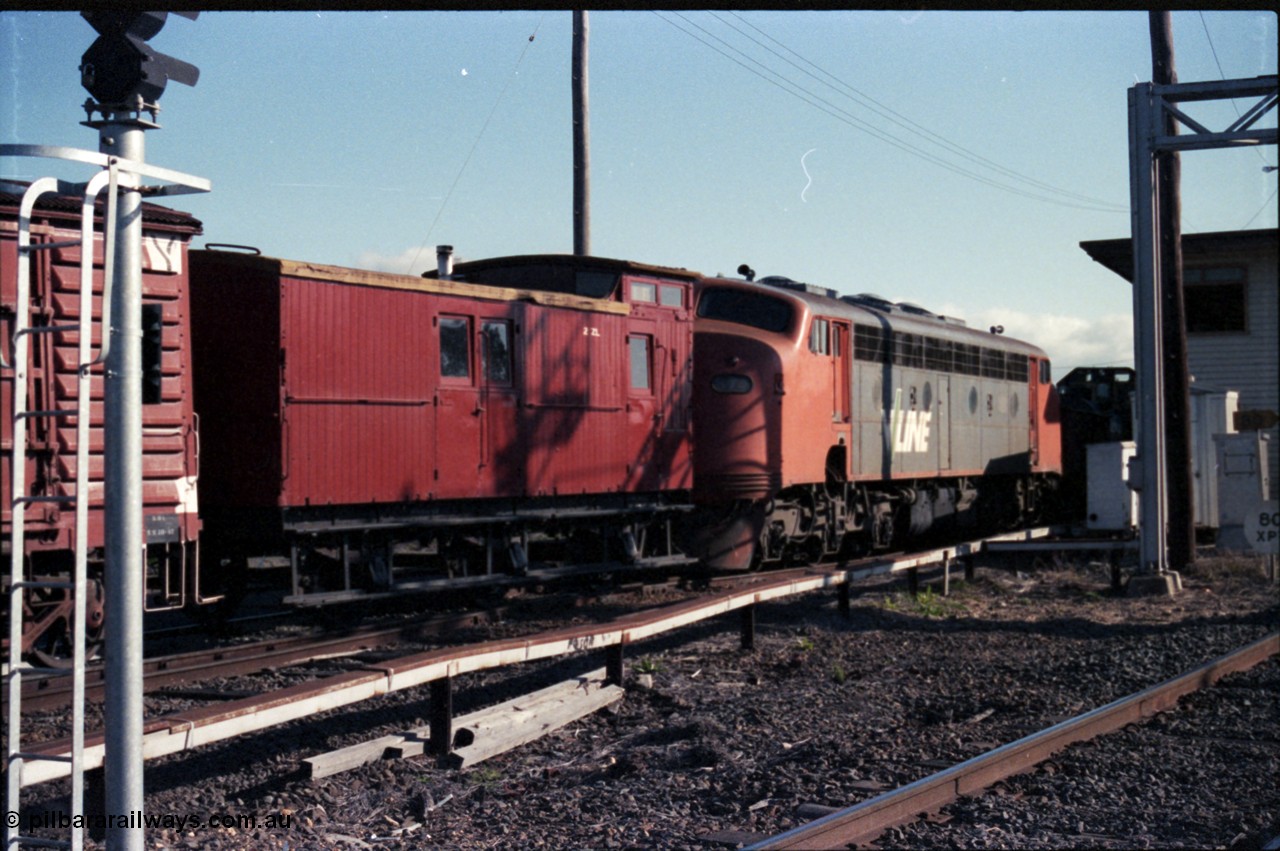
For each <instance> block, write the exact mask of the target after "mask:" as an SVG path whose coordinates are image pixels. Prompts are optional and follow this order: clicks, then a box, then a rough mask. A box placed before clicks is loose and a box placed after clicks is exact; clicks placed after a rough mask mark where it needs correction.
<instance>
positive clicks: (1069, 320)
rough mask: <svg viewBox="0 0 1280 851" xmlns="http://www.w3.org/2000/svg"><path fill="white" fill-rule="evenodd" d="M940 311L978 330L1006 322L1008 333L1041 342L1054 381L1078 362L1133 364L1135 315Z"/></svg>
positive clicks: (952, 308) (949, 307)
mask: <svg viewBox="0 0 1280 851" xmlns="http://www.w3.org/2000/svg"><path fill="white" fill-rule="evenodd" d="M938 312H939V313H944V314H946V315H948V316H958V317H959V318H961V319H963V320H965V321H966V322H968V323H969V327H970V328H977V329H979V330H986V329H987V328H990V327H991V326H992V325H1003V326H1004V333H1005V335H1006V336H1009V337H1016V338H1018V339H1019V340H1026V341H1027V342H1028V343H1032V344H1034V345H1037V346H1039V347H1040V348H1042V349H1044V350H1045V351H1046V352H1048V353H1049V358H1050V360H1052V361H1053V379H1054V381H1057V380H1058V379H1060V378H1062V377H1063V376H1065V375H1066V374H1067V373H1068V372H1070V371H1071V370H1072V369H1074V368H1075V367H1077V366H1133V319H1132V317H1131V316H1130V315H1129V314H1127V313H1111V314H1106V315H1103V316H1094V317H1084V316H1069V315H1063V314H1036V315H1034V316H1033V315H1031V314H1027V313H1021V312H1019V311H1016V310H1004V309H1000V308H984V309H982V310H966V309H965V308H962V307H959V306H957V305H952V304H948V305H945V306H943V307H942V308H941V309H940V310H939V311H938Z"/></svg>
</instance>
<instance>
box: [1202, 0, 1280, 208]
mask: <svg viewBox="0 0 1280 851" xmlns="http://www.w3.org/2000/svg"><path fill="white" fill-rule="evenodd" d="M1199 15H1200V26H1201V27H1203V28H1204V37H1205V41H1207V42H1209V52H1210V53H1212V54H1213V62H1214V64H1215V65H1217V66H1218V76H1219V77H1221V78H1222V79H1224V80H1225V79H1227V72H1226V71H1224V70H1223V69H1222V61H1221V60H1219V59H1218V49H1217V48H1216V47H1214V44H1213V36H1212V35H1210V34H1209V22H1208V21H1206V20H1205V18H1204V12H1200V13H1199ZM1231 108H1232V109H1234V110H1235V111H1236V118H1239V117H1240V108H1239V107H1238V106H1236V102H1235V99H1234V98H1233V99H1232V100H1231ZM1253 150H1254V152H1255V153H1257V155H1258V159H1260V160H1262V164H1263V166H1265V167H1266V168H1270V169H1274V166H1272V165H1271V164H1270V163H1268V162H1267V158H1266V157H1265V156H1263V155H1262V151H1261V150H1259V149H1258V148H1257V147H1254V149H1253ZM1264 170H1265V169H1264ZM1275 198H1276V190H1275V189H1272V190H1271V197H1269V198H1267V200H1266V201H1264V202H1262V206H1261V207H1259V208H1258V211H1257V212H1256V213H1254V214H1253V215H1252V216H1250V217H1249V221H1247V222H1245V223H1244V226H1243V227H1241V228H1240V230H1246V229H1247V228H1248V227H1249V225H1251V224H1253V222H1254V220H1255V219H1257V218H1258V216H1260V215H1262V211H1263V210H1265V209H1267V208H1268V207H1269V206H1271V202H1272V201H1274V200H1275Z"/></svg>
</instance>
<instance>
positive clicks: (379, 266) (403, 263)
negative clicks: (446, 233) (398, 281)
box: [355, 245, 460, 275]
mask: <svg viewBox="0 0 1280 851" xmlns="http://www.w3.org/2000/svg"><path fill="white" fill-rule="evenodd" d="M453 260H454V262H455V263H457V262H459V260H460V258H459V257H458V255H457V254H455V255H454V256H453ZM355 266H356V267H357V268H360V269H370V270H373V271H375V272H392V273H394V274H396V275H421V274H422V273H423V272H426V271H428V270H429V269H434V268H436V248H435V246H434V245H428V246H425V247H422V248H406V249H405V250H404V251H401V252H400V253H399V254H381V253H379V252H377V251H365V252H362V253H361V254H360V256H359V257H357V258H356V262H355Z"/></svg>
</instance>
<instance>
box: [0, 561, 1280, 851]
mask: <svg viewBox="0 0 1280 851" xmlns="http://www.w3.org/2000/svg"><path fill="white" fill-rule="evenodd" d="M1109 578H1110V574H1109V569H1108V568H1106V567H1104V566H1102V565H1099V564H1094V565H1088V566H1084V565H1079V566H1074V565H1070V564H1062V563H1058V562H1055V563H1052V564H1037V565H1036V566H1035V567H1034V569H1027V570H1026V571H1025V572H1019V571H1016V570H1014V569H1013V568H1012V567H1010V566H1008V565H999V564H992V565H991V566H982V567H980V568H979V570H978V571H977V575H976V577H975V579H974V580H973V581H970V582H957V581H956V580H955V579H954V578H953V580H952V591H953V593H952V594H951V596H949V597H943V596H941V595H940V593H939V591H938V588H939V587H940V583H933V584H927V585H925V586H924V588H923V591H922V593H921V594H919V595H915V596H913V595H910V594H908V593H907V592H906V590H905V585H904V584H902V583H899V584H879V585H868V586H862V587H861V588H860V589H859V591H860V593H857V594H855V596H854V597H853V601H852V606H851V611H850V615H849V617H847V618H845V617H843V616H841V615H840V613H839V612H838V610H837V607H836V604H835V600H834V597H833V596H832V595H823V594H810V595H805V596H802V597H798V598H793V599H791V600H787V601H782V602H778V603H770V604H764V605H761V606H760V610H759V612H758V614H757V619H756V638H755V649H754V650H751V651H747V650H744V649H742V647H741V644H740V638H739V629H738V627H739V620H738V618H737V617H736V616H733V615H731V616H729V617H726V618H722V619H718V620H714V621H711V622H706V623H703V624H699V625H696V626H692V627H689V628H686V629H684V630H681V631H678V632H676V633H673V634H668V635H667V636H664V637H663V638H661V639H659V640H655V641H652V642H648V643H644V644H637V645H631V646H629V647H628V656H627V665H628V667H627V671H628V676H627V683H626V684H627V693H626V696H625V698H624V699H623V700H622V701H620V702H618V703H615V704H614V705H613V706H612V707H610V708H609V709H606V710H603V711H600V712H597V713H595V714H594V715H591V716H589V717H587V718H584V719H582V720H581V721H578V722H576V723H573V724H570V725H569V726H567V727H564V728H561V729H560V730H558V731H556V732H554V733H552V734H550V735H548V736H546V737H544V738H543V739H540V740H538V741H536V742H533V743H531V744H528V745H525V746H523V747H520V748H517V749H515V750H513V751H510V752H508V753H506V754H502V755H499V756H496V757H493V758H491V759H489V760H487V761H485V762H482V763H480V764H478V765H476V766H474V767H471V768H466V769H461V770H451V769H445V768H439V767H436V766H435V765H434V764H432V763H431V762H430V761H428V760H427V759H425V758H422V757H417V758H409V759H402V760H381V761H379V762H376V763H373V764H370V765H367V766H364V767H362V768H358V769H354V770H351V771H348V772H345V773H342V774H337V775H334V776H331V777H325V778H321V779H309V778H308V777H307V776H306V774H305V772H304V771H303V770H302V767H301V766H302V760H303V759H305V758H306V757H309V756H314V755H316V754H319V753H322V752H326V751H330V750H334V749H336V748H339V747H344V746H346V745H350V744H353V743H356V742H360V741H366V740H370V739H373V738H376V737H378V736H382V735H387V734H388V733H395V732H400V731H403V730H405V729H408V728H411V727H416V726H423V725H425V724H426V718H427V713H428V704H427V697H426V690H425V689H423V690H420V691H417V692H413V693H405V694H400V693H397V694H393V695H388V696H387V697H386V698H384V699H383V700H381V701H378V702H375V703H365V704H358V705H356V706H353V707H347V708H344V709H339V710H334V711H332V712H329V713H324V714H321V715H317V716H315V717H313V718H310V719H306V720H305V721H299V722H294V723H290V724H287V725H284V726H283V727H280V728H277V729H273V730H270V731H267V732H263V733H260V734H256V735H251V736H247V737H243V738H240V739H236V740H232V741H229V742H224V743H220V744H215V745H210V746H208V747H205V748H203V749H201V750H198V751H196V752H194V753H190V754H186V755H178V756H175V757H166V758H164V759H161V760H157V761H155V762H152V763H148V765H147V771H146V789H147V797H146V813H147V815H148V816H149V817H151V818H152V819H153V820H156V819H159V820H160V821H162V822H164V819H165V817H166V816H167V817H168V822H167V826H165V825H162V826H160V827H156V828H153V829H150V830H148V831H147V832H146V846H147V847H148V848H154V849H161V848H173V849H185V848H200V849H242V848H244V849H247V848H254V849H256V848H277V849H283V848H288V849H331V848H388V849H409V848H457V849H481V848H510V849H538V848H547V849H552V848H554V849H561V848H620V849H621V848H664V849H712V848H733V847H735V846H737V845H740V844H742V843H749V842H751V841H756V840H760V839H764V838H767V837H769V836H773V835H776V834H778V833H780V832H782V831H785V830H788V829H790V828H792V827H795V826H797V825H799V824H802V823H803V822H804V821H806V820H807V817H806V816H805V815H802V814H801V813H800V812H799V810H800V809H801V807H802V806H804V805H814V804H816V805H821V806H827V807H845V806H849V805H851V804H854V803H857V802H859V801H862V800H866V799H868V798H871V797H874V796H875V795H878V794H880V793H881V792H884V791H889V790H891V789H894V788H896V787H898V786H901V785H904V784H906V783H910V782H912V781H914V780H918V779H920V778H922V777H925V776H927V775H929V774H931V773H934V772H936V771H939V770H941V769H943V768H946V767H949V766H950V765H953V764H955V763H957V762H960V761H962V760H965V759H968V758H970V757H973V756H977V755H979V754H981V753H983V752H985V751H987V750H990V749H992V748H994V747H996V746H998V745H1000V744H1003V743H1006V742H1009V741H1013V740H1015V739H1017V738H1020V737H1022V736H1024V735H1027V734H1029V733H1033V732H1035V731H1037V730H1040V729H1043V728H1045V727H1048V726H1050V725H1051V724H1054V723H1056V722H1058V721H1062V720H1065V719H1066V718H1069V717H1072V716H1074V715H1078V714H1080V713H1082V712H1085V711H1087V710H1089V709H1092V708H1095V707H1097V706H1101V705H1103V704H1105V703H1108V702H1110V701H1112V700H1115V699H1117V698H1119V697H1123V696H1125V695H1127V694H1130V693H1132V692H1135V691H1138V690H1140V689H1142V688H1145V687H1147V686H1150V685H1153V684H1155V683H1157V682H1160V681H1162V680H1164V679H1167V678H1169V677H1172V676H1175V675H1177V674H1180V673H1182V672H1183V671H1185V670H1188V669H1190V668H1192V667H1195V666H1197V665H1199V664H1202V663H1204V662H1206V661H1209V660H1210V659H1212V658H1215V657H1217V656H1220V655H1222V654H1224V653H1227V652H1229V651H1231V650H1234V649H1235V648H1237V647H1239V646H1241V645H1243V644H1245V643H1247V642H1250V641H1253V640H1256V639H1258V638H1261V637H1263V636H1264V635H1266V634H1268V633H1269V632H1271V631H1274V630H1275V629H1276V627H1277V623H1278V622H1280V605H1278V604H1277V593H1276V585H1275V584H1274V583H1273V582H1269V581H1268V580H1267V579H1266V578H1265V577H1264V576H1263V575H1262V573H1261V571H1260V569H1259V567H1258V564H1257V562H1256V560H1247V559H1233V558H1212V559H1206V558H1202V559H1201V560H1200V562H1199V563H1198V565H1197V567H1196V568H1195V569H1194V570H1193V571H1192V572H1188V573H1185V574H1184V577H1183V578H1184V584H1185V589H1184V591H1183V592H1182V593H1180V594H1178V595H1176V596H1173V597H1146V598H1129V597H1126V596H1123V595H1122V594H1115V593H1113V592H1112V591H1111V590H1110V585H1109ZM573 616H574V617H575V618H578V619H581V618H585V617H590V616H591V612H590V611H589V610H581V611H578V612H575V613H573ZM520 628H521V629H526V630H527V629H528V628H529V625H528V624H524V625H522V626H521V627H520ZM511 629H512V627H511V626H510V625H505V624H497V625H493V626H488V627H483V628H479V629H478V630H477V632H476V638H477V640H480V639H483V638H486V637H490V638H497V637H503V636H505V635H507V634H509V631H510V630H511ZM602 664H603V657H602V656H600V655H599V654H589V653H584V654H581V655H580V656H578V657H573V658H570V659H566V660H560V661H557V662H554V663H548V664H531V665H527V666H523V667H520V668H512V669H503V670H499V671H489V672H483V673H478V674H471V675H466V676H464V677H461V678H459V679H458V680H457V681H456V683H455V697H454V710H455V713H457V714H463V713H465V712H468V711H472V710H473V709H475V708H479V707H482V706H485V705H488V704H492V703H496V702H499V701H502V700H506V699H510V698H511V697H514V696H518V695H520V694H524V693H528V692H530V691H532V690H535V689H537V688H541V687H543V686H545V685H548V684H551V683H554V682H558V681H561V680H564V679H568V678H570V677H572V676H576V675H579V674H582V673H584V672H586V671H589V670H592V669H594V668H598V667H600V666H601V665H602ZM277 676H278V677H280V679H281V681H282V682H287V681H288V676H289V675H288V674H287V673H281V674H279V675H277ZM237 686H238V684H235V683H229V684H226V687H227V688H234V687H237ZM259 687H261V686H259ZM1278 687H1280V665H1278V664H1277V661H1276V660H1275V659H1274V658H1273V659H1272V660H1271V661H1269V662H1267V663H1264V664H1263V665H1261V666H1258V667H1257V668H1255V669H1253V670H1252V671H1249V672H1246V673H1243V674H1238V675H1233V676H1232V677H1229V678H1226V679H1224V680H1223V681H1222V682H1221V683H1219V685H1218V687H1216V688H1215V689H1213V690H1212V691H1208V692H1201V693H1197V694H1196V695H1193V696H1191V697H1188V698H1185V699H1184V700H1183V701H1181V702H1180V703H1179V705H1178V706H1177V707H1176V708H1175V709H1173V710H1171V711H1169V712H1166V713H1163V714H1161V715H1159V716H1157V717H1156V718H1154V719H1152V720H1150V721H1149V722H1147V723H1146V724H1143V725H1135V726H1130V727H1126V728H1125V729H1123V730H1121V731H1118V732H1117V733H1114V734H1112V735H1110V736H1107V737H1105V738H1103V739H1101V740H1098V741H1095V742H1092V743H1085V744H1080V745H1075V746H1072V747H1071V748H1068V749H1067V750H1065V751H1063V752H1062V753H1060V754H1058V755H1056V756H1055V757H1054V758H1053V759H1052V760H1050V761H1049V762H1047V763H1043V764H1042V765H1041V766H1040V767H1038V768H1036V769H1035V770H1033V771H1031V772H1028V773H1027V774H1024V775H1019V776H1017V777H1013V778H1009V779H1008V780H1006V781H1004V782H1003V783H1001V784H999V785H998V786H997V787H994V788H993V789H991V790H988V793H987V794H985V795H982V796H980V797H975V798H965V799H962V800H961V801H959V802H957V803H956V804H954V805H952V806H950V807H947V808H944V810H943V811H942V812H940V813H937V814H934V815H932V816H931V817H930V818H929V819H927V820H920V821H917V822H914V823H911V824H908V825H904V826H901V827H898V828H893V829H891V830H890V831H888V832H886V833H885V834H884V835H882V837H881V838H880V839H879V840H878V841H877V842H876V843H875V847H881V848H933V847H938V848H1024V847H1025V848H1076V847H1095V848H1129V847H1144V848H1187V847H1194V848H1238V849H1245V848H1259V847H1261V845H1262V843H1264V842H1265V841H1267V840H1268V839H1270V838H1271V837H1273V836H1276V835H1280V791H1278V789H1280V784H1277V783H1276V782H1275V781H1276V778H1277V777H1280V724H1278V723H1277V721H1278V720H1280V700H1278V699H1277V695H1278V694H1280V688H1278ZM165 708H166V709H167V708H168V707H165ZM59 794H61V795H65V794H66V791H65V788H64V787H60V786H59V785H58V784H49V785H46V786H43V787H38V788H34V789H28V790H26V791H25V792H24V802H25V804H26V806H25V807H24V814H30V813H38V812H41V811H56V810H57V809H58V808H59V807H65V798H63V799H61V801H60V800H59V798H58V797H57V796H58V795H59ZM183 816H185V817H186V818H187V819H188V820H187V821H186V823H184V824H182V826H181V827H179V826H178V820H179V819H180V818H181V817H183ZM193 817H194V818H199V819H200V820H201V821H200V823H199V825H198V826H195V827H193V826H192V824H191V822H190V819H191V818H193ZM211 820H212V821H215V822H219V823H218V824H215V825H208V824H207V822H208V821H211ZM251 822H252V823H251ZM43 833H44V835H48V836H51V837H52V836H56V835H57V833H58V832H57V831H45V832H43ZM89 847H101V846H100V845H99V844H98V843H97V842H96V841H93V840H91V841H90V843H89Z"/></svg>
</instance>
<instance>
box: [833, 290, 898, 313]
mask: <svg viewBox="0 0 1280 851" xmlns="http://www.w3.org/2000/svg"><path fill="white" fill-rule="evenodd" d="M841 300H842V301H845V302H847V303H849V304H856V305H857V306H858V307H869V308H871V309H872V310H878V311H880V312H881V313H897V312H898V310H899V308H898V306H897V305H896V304H894V303H893V302H891V301H889V299H887V298H883V297H881V296H878V295H876V294H875V293H858V294H857V295H847V296H844V297H843V298H842V299H841Z"/></svg>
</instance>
